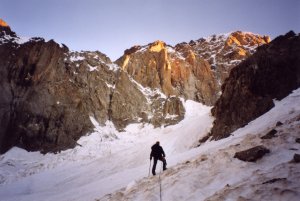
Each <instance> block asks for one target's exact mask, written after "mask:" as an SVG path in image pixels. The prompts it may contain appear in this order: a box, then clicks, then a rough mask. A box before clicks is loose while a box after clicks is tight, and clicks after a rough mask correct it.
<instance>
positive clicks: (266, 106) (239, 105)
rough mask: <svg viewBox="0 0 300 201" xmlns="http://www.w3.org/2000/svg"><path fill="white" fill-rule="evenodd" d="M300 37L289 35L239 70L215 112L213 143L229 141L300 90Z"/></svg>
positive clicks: (262, 49)
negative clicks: (276, 102) (225, 138)
mask: <svg viewBox="0 0 300 201" xmlns="http://www.w3.org/2000/svg"><path fill="white" fill-rule="evenodd" d="M299 67H300V36H299V34H298V35H296V34H295V33H294V32H292V31H291V32H289V33H287V34H286V35H284V36H279V37H277V38H276V39H274V40H273V41H272V42H271V43H269V44H267V45H263V46H261V47H259V48H258V49H257V51H256V52H255V53H254V54H253V55H252V56H251V57H249V58H248V59H246V60H245V61H243V62H242V63H240V64H239V65H238V66H237V67H235V68H234V69H233V70H232V71H231V73H230V76H229V77H228V79H227V80H226V81H225V83H224V85H223V86H222V95H221V97H220V98H219V99H218V101H217V102H216V104H215V106H214V107H213V109H212V114H213V116H214V117H215V118H216V120H215V121H214V126H213V128H212V130H211V134H210V135H211V136H212V138H213V139H221V138H224V137H228V136H229V135H230V133H231V132H233V131H235V130H236V129H238V128H240V127H242V126H245V125H246V124H248V123H249V122H250V121H252V120H253V119H255V118H257V117H259V116H260V115H262V114H264V113H265V112H267V111H268V110H270V109H271V108H272V107H273V106H274V100H281V99H282V98H284V97H286V96H287V95H288V94H289V93H291V92H292V91H293V90H294V89H297V88H298V87H299V86H300V68H299Z"/></svg>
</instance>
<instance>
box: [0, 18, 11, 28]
mask: <svg viewBox="0 0 300 201" xmlns="http://www.w3.org/2000/svg"><path fill="white" fill-rule="evenodd" d="M0 27H9V26H8V24H7V23H6V22H5V21H4V20H2V19H0Z"/></svg>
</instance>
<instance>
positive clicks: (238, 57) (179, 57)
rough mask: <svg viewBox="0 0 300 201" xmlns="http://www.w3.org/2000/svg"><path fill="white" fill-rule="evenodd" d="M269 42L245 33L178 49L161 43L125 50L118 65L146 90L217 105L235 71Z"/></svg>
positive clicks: (178, 45) (186, 45)
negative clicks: (216, 102) (157, 90)
mask: <svg viewBox="0 0 300 201" xmlns="http://www.w3.org/2000/svg"><path fill="white" fill-rule="evenodd" d="M269 42H270V37H269V36H260V35H257V34H253V33H249V32H241V31H236V32H232V33H229V34H220V35H213V36H210V37H208V38H201V39H199V40H196V41H193V40H192V41H190V42H189V43H186V42H183V43H179V44H177V45H175V47H172V46H170V45H167V44H166V43H165V42H163V41H159V40H158V41H155V42H153V43H149V44H148V45H145V46H140V45H136V46H133V47H131V48H129V49H127V50H125V51H124V55H123V56H122V57H121V58H119V59H118V60H117V61H116V63H117V64H118V65H119V66H121V67H122V69H123V70H124V71H126V72H128V73H129V75H131V76H132V77H133V78H134V79H135V80H136V81H137V82H139V83H141V84H142V85H143V86H144V87H150V88H152V89H154V88H158V89H160V90H162V91H163V92H164V93H165V94H166V95H170V96H172V95H175V96H183V97H184V98H186V99H191V100H195V101H198V102H202V103H204V104H207V105H213V104H214V103H215V101H216V100H217V98H218V97H219V95H220V91H221V90H220V87H221V85H222V83H223V82H224V80H225V78H227V77H228V75H229V72H230V71H231V69H232V68H233V67H234V66H236V65H237V64H239V63H240V62H241V61H242V60H244V59H245V58H247V57H249V56H250V55H252V54H253V53H254V52H255V49H256V48H257V47H258V46H261V45H263V44H267V43H269Z"/></svg>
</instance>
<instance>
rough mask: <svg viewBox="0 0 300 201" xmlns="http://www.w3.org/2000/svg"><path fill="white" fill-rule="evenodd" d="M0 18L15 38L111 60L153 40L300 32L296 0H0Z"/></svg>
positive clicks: (173, 41)
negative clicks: (37, 40)
mask: <svg viewBox="0 0 300 201" xmlns="http://www.w3.org/2000/svg"><path fill="white" fill-rule="evenodd" d="M0 18H2V19H3V20H4V21H6V22H7V23H8V24H9V25H10V27H11V29H12V30H13V31H15V32H16V33H17V34H18V35H20V36H27V37H36V36H38V37H43V38H46V39H54V40H55V41H57V42H59V43H64V44H66V45H67V46H68V47H69V48H70V49H71V50H99V51H100V52H102V53H104V54H106V55H107V56H108V57H110V58H111V59H112V60H115V59H117V58H119V57H120V56H122V54H123V52H124V50H125V49H127V48H130V47H132V46H133V45H146V44H148V43H150V42H153V41H155V40H158V39H159V40H163V41H165V42H166V43H167V44H170V45H175V44H177V43H180V42H189V41H190V40H197V39H199V38H201V37H207V36H209V35H212V34H220V33H228V32H230V31H236V30H241V31H249V32H253V33H258V34H262V35H270V36H271V38H274V37H276V36H278V35H281V34H285V33H286V32H288V31H290V30H294V31H295V32H296V33H299V32H300V0H249V1H246V0H0Z"/></svg>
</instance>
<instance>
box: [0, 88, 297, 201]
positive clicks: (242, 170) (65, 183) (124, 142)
mask: <svg viewBox="0 0 300 201" xmlns="http://www.w3.org/2000/svg"><path fill="white" fill-rule="evenodd" d="M299 102H300V89H298V90H296V91H294V92H293V93H292V94H291V95H290V96H289V97H287V98H285V99H283V100H282V101H280V102H276V106H275V107H274V108H273V109H272V110H270V111H269V112H268V113H266V114H265V115H263V116H261V117H260V118H258V119H256V120H254V121H252V122H250V123H249V124H248V125H247V126H245V127H244V128H241V129H239V130H237V131H235V132H234V133H232V135H231V136H230V137H229V138H226V139H223V140H220V141H211V142H206V143H204V144H201V145H200V146H199V147H197V141H198V140H199V139H200V138H202V137H204V136H205V135H206V134H207V133H208V132H209V130H210V128H211V126H212V121H213V118H212V117H211V116H210V108H209V107H206V106H203V105H201V104H199V103H195V102H193V101H186V102H185V103H184V105H185V108H186V115H185V119H184V120H183V121H181V122H180V123H179V124H177V125H174V126H168V127H162V128H153V127H152V126H150V125H141V124H134V125H130V126H128V127H127V128H126V131H125V132H121V133H119V132H117V131H116V129H115V128H114V126H113V125H112V124H111V123H110V122H107V124H106V126H105V127H101V126H99V125H98V123H97V122H96V121H95V120H94V119H93V118H91V121H92V122H93V124H94V125H95V132H94V133H92V134H90V135H88V136H85V137H82V138H81V139H80V140H79V141H78V144H80V145H82V146H77V147H76V148H75V149H72V150H67V151H63V152H61V153H58V154H46V155H42V154H40V153H38V152H30V153H29V152H26V151H24V150H22V149H19V148H13V149H11V150H10V151H9V152H7V153H6V154H4V155H1V156H0V167H1V172H0V200H5V201H13V200H15V201H21V200H24V201H26V200H30V201H32V200H43V201H46V200H49V201H50V200H68V201H69V200H78V201H83V200H84V201H89V200H159V199H160V196H161V198H162V200H167V201H169V200H172V201H174V200H297V198H299V195H300V184H299V181H300V171H299V167H298V166H299V165H298V164H296V163H291V162H290V161H291V160H292V158H293V155H294V154H295V153H299V150H300V144H299V143H296V142H295V138H296V137H297V136H298V137H299V130H300V105H299ZM278 121H281V122H282V123H283V125H281V126H279V127H276V126H275V125H276V123H277V122H278ZM275 127H276V129H277V130H278V134H277V135H278V136H277V137H276V138H274V139H270V140H263V139H261V138H260V137H261V136H263V135H265V134H266V133H267V132H268V131H269V130H270V129H273V128H275ZM157 140H159V141H160V142H161V145H162V147H163V148H164V150H165V153H166V159H167V163H168V170H167V171H165V172H163V173H161V175H156V176H150V177H148V173H149V163H150V161H149V155H150V148H151V146H152V145H153V144H154V143H155V142H156V141H157ZM262 144H263V145H264V146H266V147H267V148H269V149H270V153H269V154H267V155H266V156H265V157H263V158H262V159H261V160H259V161H257V162H256V163H249V162H244V161H240V160H238V159H236V158H233V156H234V154H235V153H236V152H237V151H241V150H245V149H248V148H251V147H254V146H256V145H262ZM297 167H298V168H297ZM157 169H161V165H160V163H159V164H158V167H157ZM157 172H159V171H158V170H157ZM159 178H161V194H160V185H159ZM276 178H277V180H275V182H269V181H272V179H276Z"/></svg>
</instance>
